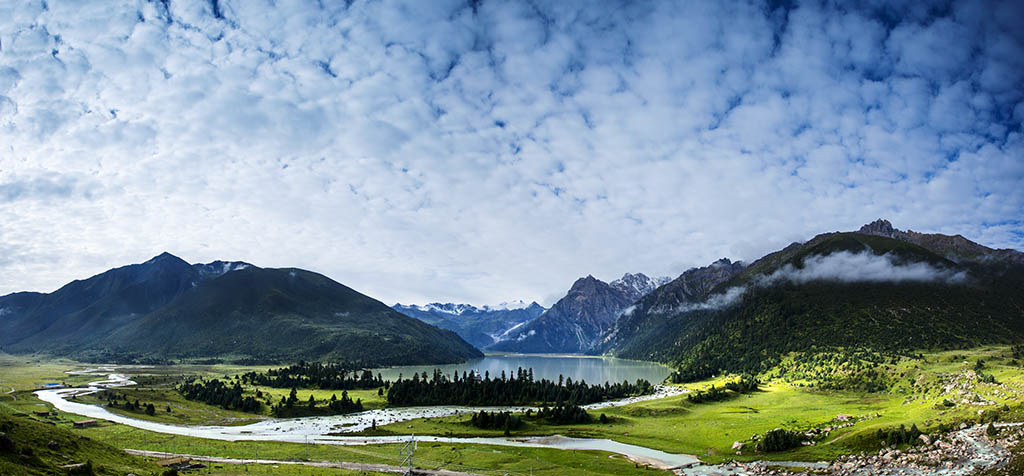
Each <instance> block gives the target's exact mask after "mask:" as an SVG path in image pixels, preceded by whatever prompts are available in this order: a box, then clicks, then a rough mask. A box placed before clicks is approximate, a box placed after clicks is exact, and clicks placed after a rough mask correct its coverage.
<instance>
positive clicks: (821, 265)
mask: <svg viewBox="0 0 1024 476" xmlns="http://www.w3.org/2000/svg"><path fill="white" fill-rule="evenodd" d="M966 280H967V273H966V272H965V271H959V270H953V269H944V268H940V267H937V266H934V265H931V264H929V263H927V262H923V261H922V262H910V263H902V262H900V260H899V259H898V258H897V257H895V256H893V255H891V254H888V253H887V254H883V255H876V254H874V253H872V252H870V251H864V252H860V253H852V252H849V251H840V252H836V253H831V254H828V255H815V256H809V257H807V258H806V259H805V260H804V262H803V267H802V268H798V267H795V266H793V265H791V264H787V265H785V266H783V267H782V268H780V269H778V270H776V271H775V272H773V273H772V274H770V275H768V276H766V277H765V278H764V279H763V282H764V284H766V285H770V284H774V283H778V282H780V281H789V282H793V283H797V284H804V283H807V282H811V281H838V282H843V283H854V282H876V283H877V282H887V283H902V282H907V281H910V282H944V283H951V284H952V283H962V282H964V281H966Z"/></svg>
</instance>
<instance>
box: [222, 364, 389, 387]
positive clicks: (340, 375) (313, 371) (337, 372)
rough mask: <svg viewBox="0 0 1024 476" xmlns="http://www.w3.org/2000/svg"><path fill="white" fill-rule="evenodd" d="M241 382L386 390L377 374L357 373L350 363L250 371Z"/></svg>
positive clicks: (385, 382) (275, 385) (301, 365)
mask: <svg viewBox="0 0 1024 476" xmlns="http://www.w3.org/2000/svg"><path fill="white" fill-rule="evenodd" d="M241 378H242V383H246V384H249V385H262V386H265V387H274V388H291V387H296V388H319V389H321V390H355V389H372V388H380V387H387V386H388V382H387V381H385V380H384V379H383V378H382V377H381V375H380V374H379V373H378V374H377V375H376V376H374V375H373V372H371V371H369V370H362V371H360V370H357V367H355V366H354V365H353V364H349V363H327V364H323V363H320V362H305V361H299V363H297V364H295V365H291V366H288V367H283V368H279V369H270V370H267V372H266V373H262V372H247V373H245V374H242V376H241Z"/></svg>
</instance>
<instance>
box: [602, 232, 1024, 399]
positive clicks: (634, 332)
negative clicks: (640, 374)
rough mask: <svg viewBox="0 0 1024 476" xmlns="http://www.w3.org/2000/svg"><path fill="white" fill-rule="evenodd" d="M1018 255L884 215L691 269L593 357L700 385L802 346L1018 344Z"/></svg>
mask: <svg viewBox="0 0 1024 476" xmlns="http://www.w3.org/2000/svg"><path fill="white" fill-rule="evenodd" d="M1022 258H1024V254H1022V253H1020V252H1018V251H1015V250H995V249H991V248H988V247H985V246H982V245H980V244H977V243H974V242H971V241H969V240H967V239H966V238H963V237H962V236H959V235H956V236H950V235H941V234H924V233H917V232H910V231H900V230H897V229H895V228H893V227H892V225H891V224H890V223H889V222H887V221H885V220H878V221H876V222H873V223H870V224H868V225H865V226H864V227H862V228H860V229H859V230H858V231H856V232H846V233H824V234H821V235H818V236H815V237H814V238H812V239H811V240H809V241H807V242H805V243H793V244H791V245H789V246H787V247H786V248H784V249H782V250H779V251H776V252H774V253H770V254H768V255H766V256H764V257H762V258H760V259H758V260H756V261H754V262H753V263H751V264H750V265H749V266H743V265H741V264H736V263H731V262H728V261H726V260H723V261H719V262H716V263H714V264H712V265H710V266H708V267H705V268H697V269H693V270H690V271H687V272H686V273H683V275H682V276H680V277H679V278H677V279H676V280H674V281H672V282H670V283H668V284H666V285H664V286H661V287H659V288H658V289H657V290H655V291H654V292H652V293H650V294H648V295H647V296H644V297H643V298H641V299H640V300H639V301H638V302H637V303H636V304H635V306H633V308H632V309H630V311H629V312H626V313H624V314H623V316H622V317H621V318H620V319H619V320H617V321H616V323H615V324H614V325H613V326H612V327H611V328H610V329H609V330H608V331H607V332H606V333H605V335H604V336H603V337H602V339H601V342H600V343H599V344H598V345H597V346H595V347H594V348H593V349H591V351H590V352H592V353H602V354H608V355H615V356H619V357H626V358H633V359H642V360H654V361H660V362H665V363H668V364H672V365H674V366H676V367H677V368H678V371H677V374H676V378H677V379H678V380H693V379H699V378H706V377H709V376H712V375H717V374H720V373H722V372H742V371H750V372H758V371H762V370H765V369H767V368H770V367H772V366H773V365H774V364H775V363H777V362H778V361H779V359H780V358H781V357H782V356H784V355H786V354H787V353H789V352H795V351H807V350H817V351H821V350H828V349H833V350H835V349H869V350H873V351H883V352H896V353H900V352H913V351H918V350H924V349H951V348H965V347H971V346H974V345H979V344H989V343H1009V342H1020V341H1021V340H1022V339H1024V265H1022V263H1024V260H1022ZM698 277H700V279H698Z"/></svg>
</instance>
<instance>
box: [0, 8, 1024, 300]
mask: <svg viewBox="0 0 1024 476" xmlns="http://www.w3.org/2000/svg"><path fill="white" fill-rule="evenodd" d="M1022 24H1024V3H1021V2H1019V1H1006V2H988V1H964V2H921V1H911V2H875V1H863V2H836V3H832V2H770V3H764V2H732V1H724V0H723V1H718V0H715V1H680V2H672V1H655V2H603V1H581V2H574V1H565V0H559V1H550V2H541V1H534V2H525V1H522V2H516V1H491V0H483V1H469V2H466V1H448V0H430V1H422V0H412V1H404V2H403V1H362V0H356V1H350V2H342V1H320V2H294V1H271V2H266V1H260V0H220V1H217V0H210V1H185V0H158V1H153V2H148V1H113V0H103V1H84V0H67V1H64V0H46V1H22V0H0V270H2V272H0V294H5V293H8V292H14V291H22V290H36V291H44V292H48V291H52V290H54V289H56V288H58V287H59V286H61V285H63V284H64V283H67V282H68V281H70V280H73V279H80V278H85V277H87V276H90V275H93V274H96V273H99V272H102V271H104V270H106V269H109V268H112V267H116V266H121V265H124V264H128V263H138V262H142V261H145V260H147V259H149V258H150V257H152V256H155V255H157V254H159V253H160V252H162V251H168V252H171V253H173V254H175V255H177V256H180V257H182V258H183V259H185V260H187V261H190V262H208V261H213V260H216V259H229V260H243V261H247V262H250V263H253V264H256V265H258V266H265V267H300V268H305V269H309V270H313V271H317V272H320V273H323V274H325V275H327V276H329V277H331V278H333V279H335V280H337V281H339V282H341V283H344V284H346V285H349V286H351V287H353V288H355V289H356V290H359V291H361V292H363V293H366V294H368V295H370V296H373V297H375V298H378V299H380V300H382V301H384V302H386V303H388V304H393V303H395V302H402V303H425V302H430V301H442V302H444V301H453V302H466V303H473V304H491V303H497V302H501V301H508V300H515V299H524V300H527V301H530V300H537V301H538V302H541V303H542V304H550V303H552V302H554V301H555V300H557V299H558V298H559V297H561V296H562V295H564V293H565V291H566V290H568V288H569V287H570V286H571V284H572V283H573V281H574V280H575V279H576V278H578V277H580V276H586V275H588V274H591V275H594V276H595V277H598V278H600V279H604V280H612V279H615V278H617V277H619V276H621V275H622V274H623V273H626V272H643V273H646V274H648V275H652V276H676V275H678V274H680V273H681V272H683V271H685V270H686V269H687V268H690V267H693V266H703V265H707V264H709V263H711V262H712V261H714V260H716V259H718V258H721V257H729V258H731V259H739V260H747V261H750V260H753V259H756V258H758V257H760V256H761V255H763V254H765V253H767V252H770V251H773V250H776V249H779V248H781V247H783V246H785V245H787V244H789V243H791V242H793V241H803V240H806V239H809V238H810V237H812V236H814V235H815V234H817V233H821V232H826V231H837V230H855V229H857V228H859V227H860V226H861V225H862V224H864V223H868V222H870V221H873V220H874V219H876V218H887V219H889V220H890V221H892V222H893V225H894V226H896V227H898V228H901V229H912V230H915V231H926V232H942V233H949V234H957V233H959V234H962V235H964V236H965V237H967V238H970V239H972V240H975V241H978V242H980V243H982V244H984V245H988V246H992V247H999V248H1005V247H1011V248H1017V249H1024V136H1022V127H1021V126H1022V123H1024V29H1022V28H1020V25H1022Z"/></svg>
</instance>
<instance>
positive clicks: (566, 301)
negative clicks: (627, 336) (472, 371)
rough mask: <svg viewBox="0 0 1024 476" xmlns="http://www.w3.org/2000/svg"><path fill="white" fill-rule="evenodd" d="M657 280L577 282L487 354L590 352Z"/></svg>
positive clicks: (632, 276)
mask: <svg viewBox="0 0 1024 476" xmlns="http://www.w3.org/2000/svg"><path fill="white" fill-rule="evenodd" d="M657 284H658V280H654V279H651V278H649V277H647V276H646V275H644V274H641V273H638V274H629V273H627V274H626V275H625V276H623V277H622V279H618V280H615V281H612V282H611V283H605V282H604V281H601V280H599V279H597V278H595V277H593V276H587V277H585V278H580V279H578V280H577V281H576V282H575V283H573V285H572V288H570V289H569V292H568V294H566V296H565V297H563V298H562V299H560V300H559V301H558V302H557V303H555V305H554V306H551V309H548V310H547V311H545V312H544V313H543V314H541V315H540V316H539V317H537V318H536V319H534V320H533V321H531V322H529V323H528V324H525V325H523V326H521V327H519V328H517V329H515V330H514V331H513V332H509V333H508V334H507V335H506V336H505V337H504V338H503V339H502V340H501V341H499V342H498V343H496V344H494V345H492V346H491V347H490V349H491V350H496V351H504V352H523V353H577V352H584V351H586V350H588V349H590V348H591V346H593V345H594V343H595V342H596V341H597V339H598V338H599V337H600V336H601V334H602V333H603V332H604V331H605V330H606V329H608V328H609V327H611V325H612V324H613V323H614V322H615V320H616V319H618V317H619V314H621V313H622V311H623V310H624V309H626V308H628V307H629V306H630V305H631V304H633V302H635V301H636V300H637V299H639V298H640V297H642V296H643V295H645V294H647V293H649V292H651V291H653V290H654V289H655V288H657Z"/></svg>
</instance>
